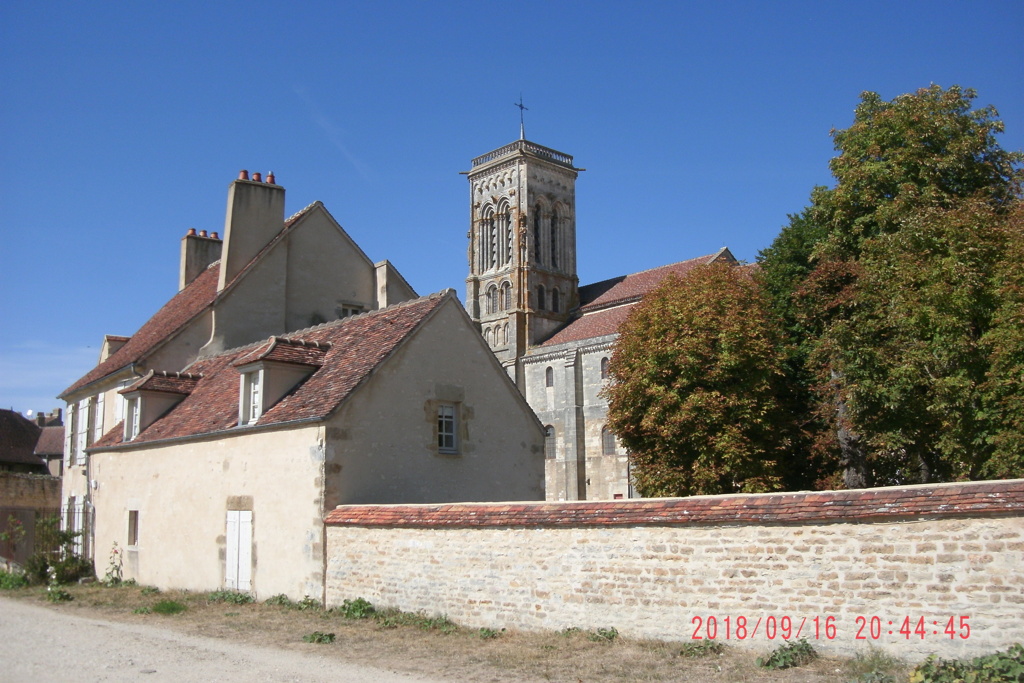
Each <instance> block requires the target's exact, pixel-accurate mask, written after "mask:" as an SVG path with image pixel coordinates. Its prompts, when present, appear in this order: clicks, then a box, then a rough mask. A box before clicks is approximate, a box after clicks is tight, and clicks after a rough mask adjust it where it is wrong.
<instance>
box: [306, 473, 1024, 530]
mask: <svg viewBox="0 0 1024 683" xmlns="http://www.w3.org/2000/svg"><path fill="white" fill-rule="evenodd" d="M978 515H984V516H989V515H1017V516H1020V515H1024V480H1022V479H1015V480H1010V481H985V482H969V483H960V484H934V485H926V486H907V487H893V488H879V489H858V490H851V491H821V492H817V493H765V494H753V495H730V496H700V497H693V498H661V499H658V498H648V499H642V500H617V501H606V502H578V503H574V502H563V503H455V504H442V505H339V506H338V507H337V508H335V509H334V510H333V511H331V512H330V514H328V515H327V518H326V522H327V523H328V524H333V525H337V526H366V527H405V528H429V529H437V528H464V527H523V526H540V527H579V526H639V525H648V524H651V525H654V524H657V525H667V524H799V523H804V524H806V523H828V522H867V521H895V520H899V519H919V518H922V517H927V518H938V517H966V516H978Z"/></svg>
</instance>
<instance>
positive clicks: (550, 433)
mask: <svg viewBox="0 0 1024 683" xmlns="http://www.w3.org/2000/svg"><path fill="white" fill-rule="evenodd" d="M555 455H557V451H556V450H555V428H554V427H552V426H551V425H547V426H545V427H544V457H545V458H547V459H548V460H554V459H555Z"/></svg>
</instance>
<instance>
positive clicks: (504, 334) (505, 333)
mask: <svg viewBox="0 0 1024 683" xmlns="http://www.w3.org/2000/svg"><path fill="white" fill-rule="evenodd" d="M501 336H502V342H503V343H504V344H506V345H507V344H508V323H505V328H504V330H503V331H502V335H501Z"/></svg>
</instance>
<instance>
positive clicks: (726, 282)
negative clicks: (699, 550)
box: [606, 263, 788, 496]
mask: <svg viewBox="0 0 1024 683" xmlns="http://www.w3.org/2000/svg"><path fill="white" fill-rule="evenodd" d="M785 357H786V352H785V349H784V348H783V343H782V332H781V327H780V324H779V322H778V320H777V319H776V318H775V316H774V315H773V314H772V313H771V310H770V306H769V304H768V299H767V297H766V296H765V294H764V293H763V291H762V290H761V288H760V287H759V286H758V284H757V283H756V282H755V281H754V279H752V278H751V277H750V273H749V267H747V268H740V267H735V266H731V265H729V264H724V263H718V264H711V265H708V266H704V267H702V268H699V269H697V270H695V271H693V272H692V273H690V274H688V275H687V276H686V277H685V278H683V279H678V278H669V279H667V280H666V281H665V282H664V283H662V285H661V286H660V287H658V288H657V289H656V290H655V291H653V292H651V293H650V294H648V295H647V296H646V297H645V298H644V300H643V301H642V302H641V303H639V304H637V305H636V307H635V308H634V310H633V311H632V312H631V313H630V315H629V318H628V319H627V320H626V321H625V322H624V323H623V325H622V326H621V327H620V329H619V338H618V340H617V341H616V345H615V350H614V353H613V355H612V360H611V363H610V366H609V372H610V375H611V378H612V382H611V383H610V384H609V386H608V389H607V390H606V396H607V398H608V399H609V413H608V416H609V424H610V426H611V428H612V430H613V431H614V432H615V433H616V434H617V435H618V437H619V439H620V442H621V443H622V444H623V445H624V446H625V448H626V449H627V450H628V451H629V453H630V464H631V468H632V470H631V471H632V476H633V478H634V482H635V484H636V486H637V489H638V490H639V491H640V493H641V494H642V495H644V496H682V495H696V494H713V493H732V492H740V491H747V492H753V491H771V490H777V489H779V488H780V487H781V486H782V476H783V474H784V471H783V464H784V463H783V462H782V459H783V458H784V453H785V449H786V446H787V443H788V436H787V435H788V431H787V429H786V428H785V427H784V425H785V424H786V421H787V419H788V415H787V411H786V410H785V409H784V405H783V400H782V399H781V398H780V395H781V393H780V392H781V391H782V389H781V380H782V378H783V376H784V373H783V369H782V366H783V363H784V362H785Z"/></svg>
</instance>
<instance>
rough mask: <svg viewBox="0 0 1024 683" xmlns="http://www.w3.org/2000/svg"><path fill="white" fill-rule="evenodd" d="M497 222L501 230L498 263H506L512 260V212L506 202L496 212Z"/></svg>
mask: <svg viewBox="0 0 1024 683" xmlns="http://www.w3.org/2000/svg"><path fill="white" fill-rule="evenodd" d="M498 223H499V224H500V228H501V230H500V232H501V258H500V259H499V263H500V264H501V265H503V266H504V265H507V264H509V263H511V262H512V237H513V235H512V214H511V212H510V211H509V208H508V204H503V205H502V206H501V209H500V210H499V213H498Z"/></svg>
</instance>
